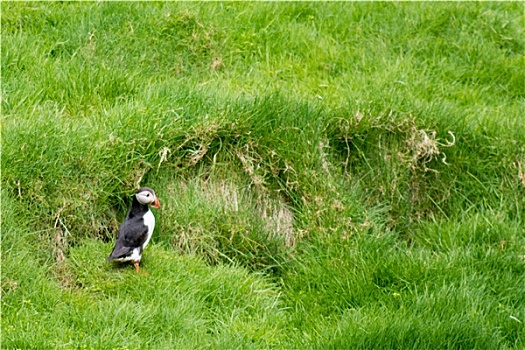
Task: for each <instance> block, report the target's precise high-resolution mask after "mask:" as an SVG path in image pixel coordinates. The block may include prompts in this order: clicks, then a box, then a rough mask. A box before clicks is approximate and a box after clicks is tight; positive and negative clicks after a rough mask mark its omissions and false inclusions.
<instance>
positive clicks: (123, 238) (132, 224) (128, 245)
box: [108, 217, 148, 260]
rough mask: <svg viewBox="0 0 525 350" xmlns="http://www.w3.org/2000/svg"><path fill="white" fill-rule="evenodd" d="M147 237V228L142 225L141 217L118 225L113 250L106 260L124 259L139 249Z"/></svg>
mask: <svg viewBox="0 0 525 350" xmlns="http://www.w3.org/2000/svg"><path fill="white" fill-rule="evenodd" d="M147 237H148V226H146V225H144V220H143V219H142V217H140V218H133V219H128V220H126V221H124V222H123V223H122V225H120V228H119V230H118V234H117V242H116V243H115V248H113V251H112V252H111V255H110V256H109V258H108V260H114V259H119V258H124V257H126V256H128V255H130V254H131V253H132V252H133V249H135V248H139V247H141V246H142V245H143V244H144V242H145V241H146V238H147Z"/></svg>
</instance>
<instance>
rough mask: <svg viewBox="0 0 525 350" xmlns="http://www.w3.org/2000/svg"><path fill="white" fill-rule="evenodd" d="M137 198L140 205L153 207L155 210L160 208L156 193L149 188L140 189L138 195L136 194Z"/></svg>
mask: <svg viewBox="0 0 525 350" xmlns="http://www.w3.org/2000/svg"><path fill="white" fill-rule="evenodd" d="M135 197H137V200H138V201H139V203H140V204H145V205H151V206H152V207H153V208H155V209H159V208H160V202H159V199H158V198H157V196H156V195H155V191H153V190H152V189H151V188H149V187H142V188H140V189H139V190H138V191H137V194H135Z"/></svg>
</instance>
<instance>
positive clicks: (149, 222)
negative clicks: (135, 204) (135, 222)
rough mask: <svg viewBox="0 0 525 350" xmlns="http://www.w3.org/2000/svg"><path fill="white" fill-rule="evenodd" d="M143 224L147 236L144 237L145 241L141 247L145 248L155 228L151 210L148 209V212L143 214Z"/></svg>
mask: <svg viewBox="0 0 525 350" xmlns="http://www.w3.org/2000/svg"><path fill="white" fill-rule="evenodd" d="M144 225H146V226H147V227H148V236H147V237H146V241H145V242H144V244H143V245H142V249H144V248H146V246H147V245H148V243H149V240H150V239H151V235H152V234H153V230H154V229H155V217H154V216H153V213H152V212H151V210H148V212H147V213H146V214H144Z"/></svg>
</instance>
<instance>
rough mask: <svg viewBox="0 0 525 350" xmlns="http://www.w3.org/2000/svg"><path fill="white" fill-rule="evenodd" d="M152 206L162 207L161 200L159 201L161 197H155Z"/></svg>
mask: <svg viewBox="0 0 525 350" xmlns="http://www.w3.org/2000/svg"><path fill="white" fill-rule="evenodd" d="M151 206H152V207H153V208H155V209H159V208H160V202H159V199H158V198H157V197H155V200H154V201H153V202H151Z"/></svg>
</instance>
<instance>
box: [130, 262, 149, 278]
mask: <svg viewBox="0 0 525 350" xmlns="http://www.w3.org/2000/svg"><path fill="white" fill-rule="evenodd" d="M139 265H140V262H138V261H133V266H135V272H136V273H139V274H141V275H147V274H148V273H147V272H146V271H144V270H142V271H140V269H139Z"/></svg>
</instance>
